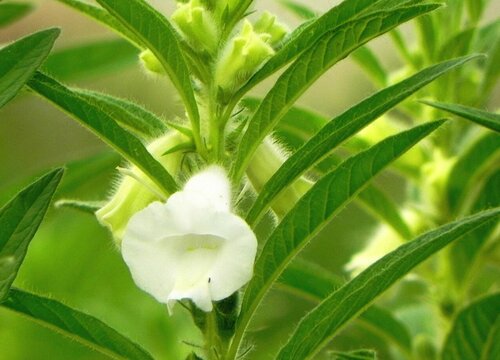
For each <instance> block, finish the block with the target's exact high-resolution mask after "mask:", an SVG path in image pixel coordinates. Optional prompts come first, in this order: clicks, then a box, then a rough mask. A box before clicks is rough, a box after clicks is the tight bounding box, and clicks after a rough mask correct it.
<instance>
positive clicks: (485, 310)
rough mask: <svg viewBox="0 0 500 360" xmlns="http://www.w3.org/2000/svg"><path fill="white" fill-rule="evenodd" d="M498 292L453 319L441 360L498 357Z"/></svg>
mask: <svg viewBox="0 0 500 360" xmlns="http://www.w3.org/2000/svg"><path fill="white" fill-rule="evenodd" d="M499 309H500V293H495V294H492V295H488V296H486V297H484V298H482V299H480V300H477V301H474V302H473V303H471V304H470V305H468V306H467V307H466V308H465V309H463V310H462V311H460V313H459V314H458V315H457V317H456V318H455V321H454V323H453V327H452V329H451V331H450V333H449V334H448V336H447V339H446V341H445V345H444V348H443V352H442V354H441V359H442V360H479V359H484V360H488V359H491V360H493V359H498V358H499V357H500V342H499V341H498V339H500V312H499V311H498V310H499Z"/></svg>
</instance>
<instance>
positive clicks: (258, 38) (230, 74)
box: [215, 20, 274, 90]
mask: <svg viewBox="0 0 500 360" xmlns="http://www.w3.org/2000/svg"><path fill="white" fill-rule="evenodd" d="M270 39H271V35H269V34H260V33H257V32H255V30H254V28H253V26H252V24H251V23H250V22H249V21H248V20H245V22H244V24H243V29H242V30H241V33H240V35H238V36H236V37H235V38H233V39H232V40H231V41H230V42H229V44H228V45H227V47H226V49H225V50H224V51H223V53H222V56H221V58H220V59H219V61H218V63H217V66H216V72H215V82H216V84H217V86H219V87H220V88H222V89H223V90H234V89H235V88H237V87H238V86H240V85H242V84H243V83H244V82H245V81H247V80H248V79H249V78H250V76H252V75H253V74H254V73H255V72H256V71H257V70H258V68H259V67H260V66H261V65H262V64H263V63H264V62H265V61H266V60H267V59H268V58H269V57H271V56H272V55H273V54H274V50H273V48H272V47H271V45H269V40H270Z"/></svg>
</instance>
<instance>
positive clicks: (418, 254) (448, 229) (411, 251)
mask: <svg viewBox="0 0 500 360" xmlns="http://www.w3.org/2000/svg"><path fill="white" fill-rule="evenodd" d="M499 215H500V209H499V208H496V209H492V210H488V211H485V212H482V213H479V214H475V215H472V216H470V217H467V218H465V219H462V220H459V221H456V222H453V223H450V224H447V225H444V226H442V227H440V228H438V229H435V230H432V231H430V232H428V233H426V234H424V235H421V236H419V237H418V238H417V239H415V240H413V241H411V242H409V243H406V244H404V245H402V246H400V247H399V248H398V249H396V250H395V251H393V252H391V253H389V254H388V255H386V256H384V257H383V258H382V259H380V260H379V261H377V262H376V263H375V264H373V265H372V266H370V267H369V268H368V269H366V270H365V271H363V272H362V273H361V274H360V275H359V276H357V277H356V278H354V279H353V280H351V281H350V282H348V283H347V284H346V285H344V286H343V287H341V288H340V289H338V290H337V291H335V292H334V293H333V294H332V295H330V296H329V297H328V298H327V299H325V300H324V301H323V302H322V303H321V304H320V305H319V306H317V307H316V308H315V309H314V310H313V311H311V312H310V313H309V314H308V315H306V316H305V317H304V318H303V319H302V320H301V321H300V323H299V325H298V326H297V328H296V330H295V332H294V333H293V335H292V336H291V338H290V339H289V341H288V342H287V343H286V344H285V346H283V348H282V349H281V350H280V352H279V354H278V356H277V359H280V360H281V359H283V360H284V359H286V360H293V359H297V360H299V359H300V360H304V359H310V358H312V357H313V356H314V355H315V354H316V353H317V352H318V351H319V350H321V349H322V348H323V347H324V346H325V345H326V344H327V343H328V342H329V341H330V340H331V339H332V337H333V336H335V335H336V334H337V333H338V331H339V330H340V329H341V328H342V327H343V326H344V325H345V324H346V323H348V322H349V320H351V319H352V318H353V317H355V316H356V315H357V314H359V313H360V312H361V311H362V310H363V309H365V308H366V306H368V305H370V304H371V303H372V302H373V301H374V300H375V299H376V298H377V297H378V296H379V295H381V294H382V293H383V292H384V291H385V290H387V289H388V288H389V287H390V286H391V285H393V284H394V283H395V282H396V281H397V280H398V279H400V278H401V277H403V276H404V275H405V274H407V273H408V272H409V271H411V270H412V269H413V268H414V267H415V266H417V265H419V264H420V263H422V262H423V261H424V260H426V259H427V258H429V257H430V256H431V255H433V254H434V253H436V252H437V251H439V250H441V249H442V248H443V247H445V246H446V245H448V244H449V243H451V242H453V241H454V240H456V239H458V238H460V237H461V236H463V235H464V234H467V233H468V232H470V231H473V230H475V229H477V228H479V227H480V226H482V225H484V224H486V223H488V222H489V221H494V220H495V219H497V218H498V216H499Z"/></svg>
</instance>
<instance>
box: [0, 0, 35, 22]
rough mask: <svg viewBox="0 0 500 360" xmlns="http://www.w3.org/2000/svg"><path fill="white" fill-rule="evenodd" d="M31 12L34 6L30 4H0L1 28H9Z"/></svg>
mask: <svg viewBox="0 0 500 360" xmlns="http://www.w3.org/2000/svg"><path fill="white" fill-rule="evenodd" d="M31 10H33V5H32V4H28V3H6V4H0V27H4V26H7V25H9V24H11V23H13V22H14V21H16V20H19V19H20V18H22V17H24V16H26V14H28V13H29V12H30V11H31Z"/></svg>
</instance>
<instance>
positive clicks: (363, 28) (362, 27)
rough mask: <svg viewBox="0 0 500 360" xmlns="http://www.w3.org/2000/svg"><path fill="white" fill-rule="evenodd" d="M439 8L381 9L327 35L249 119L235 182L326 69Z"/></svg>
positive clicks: (425, 6)
mask: <svg viewBox="0 0 500 360" xmlns="http://www.w3.org/2000/svg"><path fill="white" fill-rule="evenodd" d="M437 7H438V5H435V4H430V5H422V6H413V7H408V8H401V9H396V10H391V11H378V12H375V13H371V14H369V15H366V16H363V17H361V18H359V19H356V20H354V21H352V22H348V23H346V24H344V25H342V26H340V27H339V28H337V29H336V30H335V31H331V32H327V33H326V34H324V35H323V36H322V37H321V38H320V39H319V40H318V41H317V42H316V43H315V45H314V46H313V47H312V48H311V49H309V50H307V51H306V52H305V53H304V54H302V55H301V56H300V57H299V58H298V59H297V60H296V61H295V62H294V63H293V64H292V65H291V66H290V67H289V68H288V69H287V71H286V72H285V73H284V74H283V75H281V77H280V78H279V79H278V81H277V82H276V84H275V85H274V87H273V88H272V89H271V91H270V92H269V93H268V94H267V96H266V97H265V98H264V100H263V101H262V103H261V105H260V106H259V108H258V109H257V111H256V112H255V114H254V115H253V116H252V118H251V119H250V120H249V122H248V128H247V130H246V132H245V133H244V135H243V138H242V139H241V142H240V145H239V148H238V152H237V155H236V159H235V161H234V163H233V167H232V169H231V177H232V179H233V181H234V180H236V181H239V180H240V179H241V177H242V175H243V173H244V171H245V169H246V167H247V164H248V162H249V161H250V159H251V157H252V155H253V154H254V151H255V150H256V148H257V147H258V145H259V144H260V142H261V141H262V140H263V139H264V137H265V136H266V135H267V134H268V133H269V132H270V131H271V130H272V129H273V128H274V127H275V126H276V124H277V123H278V122H279V121H280V120H281V118H282V117H283V115H284V114H285V113H286V112H287V111H288V110H289V109H290V107H291V106H292V105H293V103H294V102H295V101H296V100H297V99H298V98H299V97H300V96H301V95H302V94H303V93H304V92H305V91H306V90H307V89H308V88H309V86H311V85H312V84H313V83H314V82H315V81H316V80H317V79H318V78H319V77H320V76H321V75H322V74H323V73H324V72H325V71H327V70H328V69H329V68H330V67H332V66H333V65H334V64H335V63H337V62H338V61H340V60H341V59H343V58H345V57H346V56H347V55H349V54H350V53H351V52H353V51H354V50H356V49H357V48H358V47H360V46H361V45H363V44H364V43H366V42H368V41H369V40H371V39H373V38H375V37H377V36H379V35H382V34H383V33H385V32H387V31H389V30H391V29H392V28H394V27H396V26H398V25H400V24H402V23H404V22H406V21H408V20H410V19H412V18H414V17H416V16H418V15H421V14H424V13H426V12H429V11H432V10H434V9H436V8H437Z"/></svg>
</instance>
